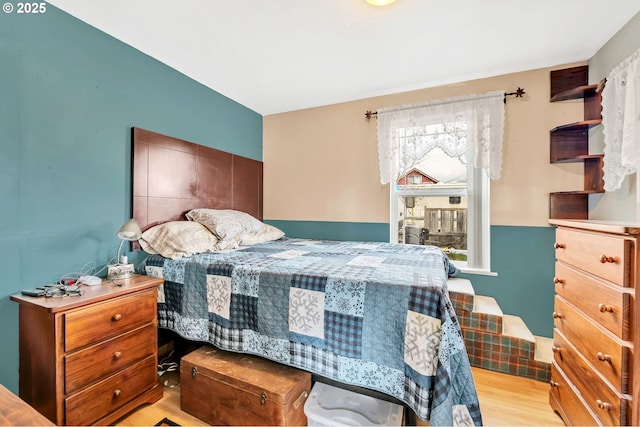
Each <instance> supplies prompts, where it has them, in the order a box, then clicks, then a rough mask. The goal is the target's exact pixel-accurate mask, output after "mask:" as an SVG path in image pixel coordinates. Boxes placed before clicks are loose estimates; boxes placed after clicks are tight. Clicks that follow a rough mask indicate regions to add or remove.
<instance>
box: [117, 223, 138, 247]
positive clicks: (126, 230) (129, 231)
mask: <svg viewBox="0 0 640 427" xmlns="http://www.w3.org/2000/svg"><path fill="white" fill-rule="evenodd" d="M117 236H118V237H119V238H120V239H122V240H129V241H133V240H138V239H140V237H142V230H140V226H139V225H138V223H137V222H136V220H135V219H133V218H131V219H130V220H129V221H127V222H125V223H124V224H123V225H122V227H120V230H118V233H117Z"/></svg>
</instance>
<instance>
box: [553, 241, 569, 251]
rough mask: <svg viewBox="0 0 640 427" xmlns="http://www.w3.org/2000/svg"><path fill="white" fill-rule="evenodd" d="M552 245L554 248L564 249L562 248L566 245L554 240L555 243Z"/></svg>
mask: <svg viewBox="0 0 640 427" xmlns="http://www.w3.org/2000/svg"><path fill="white" fill-rule="evenodd" d="M553 247H554V248H555V249H564V248H566V246H565V244H564V243H558V242H556V243H555V244H554V245H553Z"/></svg>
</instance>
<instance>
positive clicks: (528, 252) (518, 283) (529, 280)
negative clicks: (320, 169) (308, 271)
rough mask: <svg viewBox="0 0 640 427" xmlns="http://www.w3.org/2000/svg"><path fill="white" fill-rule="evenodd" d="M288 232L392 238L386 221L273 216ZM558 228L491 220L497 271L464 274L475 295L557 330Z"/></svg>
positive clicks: (533, 325) (546, 330)
mask: <svg viewBox="0 0 640 427" xmlns="http://www.w3.org/2000/svg"><path fill="white" fill-rule="evenodd" d="M265 222H268V223H269V224H271V225H273V226H275V227H278V228H280V229H281V230H282V231H284V232H285V234H286V235H287V236H289V237H299V238H310V239H328V240H355V241H377V242H388V241H389V224H387V223H353V222H321V221H281V220H280V221H273V220H266V221H265ZM554 231H555V230H554V228H552V227H515V226H497V225H494V226H491V269H492V271H493V272H495V273H498V275H497V276H485V275H480V274H462V275H461V276H460V277H464V278H466V279H469V280H470V281H471V283H473V287H474V289H475V292H476V294H477V295H486V296H490V297H493V298H495V299H496V301H497V302H498V304H499V305H500V307H501V308H502V311H503V312H504V313H505V314H511V315H515V316H520V317H521V318H522V319H523V320H524V322H525V323H526V324H527V326H528V327H529V329H530V330H531V332H532V333H533V334H534V335H539V336H543V337H552V336H553V318H552V314H553V297H554V285H553V274H554V268H555V265H554V262H555V258H554V257H555V251H554V250H553V242H554Z"/></svg>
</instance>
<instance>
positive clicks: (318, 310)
mask: <svg viewBox="0 0 640 427" xmlns="http://www.w3.org/2000/svg"><path fill="white" fill-rule="evenodd" d="M448 262H449V261H448V258H447V257H446V255H445V254H444V253H443V252H442V251H441V250H440V249H439V248H436V247H431V246H417V245H395V244H390V243H372V242H367V243H363V242H338V241H319V240H303V239H288V238H284V239H280V240H277V241H273V242H267V243H261V244H257V245H253V246H248V247H243V248H240V249H238V250H233V251H222V252H214V253H205V254H199V255H194V256H191V257H187V258H182V259H176V260H171V259H166V258H162V257H161V256H159V255H150V256H149V257H148V258H147V259H146V260H145V261H144V263H143V265H142V268H143V269H144V273H145V274H147V275H152V276H157V277H162V278H164V280H165V282H164V285H163V287H162V289H160V292H159V297H158V298H159V301H158V322H159V326H160V327H162V328H167V329H170V330H173V331H174V332H176V333H178V334H179V335H181V336H183V337H185V338H187V339H190V340H195V341H200V342H207V343H211V344H213V345H215V346H216V347H218V348H220V349H223V350H229V351H235V352H242V353H249V354H254V355H259V356H262V357H265V358H268V359H271V360H274V361H277V362H280V363H283V364H286V365H289V366H294V367H297V368H300V369H303V370H306V371H309V372H313V373H316V374H318V375H321V376H324V377H327V378H330V379H332V380H336V381H339V382H342V383H345V384H351V385H356V386H360V387H364V388H368V389H372V390H376V391H380V392H383V393H385V394H387V395H390V396H393V397H395V398H396V399H398V400H400V401H402V402H404V403H405V404H406V405H407V406H408V407H409V408H411V409H413V410H414V411H415V413H416V414H417V415H418V416H419V417H420V418H422V419H424V420H430V423H431V425H481V424H482V418H481V414H480V407H479V404H478V398H477V394H476V390H475V385H474V382H473V377H472V375H471V370H470V366H469V360H468V357H467V353H466V349H465V346H464V341H463V339H462V335H461V332H460V327H459V325H458V322H457V318H456V315H455V312H454V311H453V308H452V305H451V302H450V300H449V295H448V291H447V271H448V267H449V264H448Z"/></svg>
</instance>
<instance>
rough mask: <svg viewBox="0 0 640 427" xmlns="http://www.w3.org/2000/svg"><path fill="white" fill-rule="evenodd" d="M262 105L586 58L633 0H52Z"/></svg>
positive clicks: (288, 106)
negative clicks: (381, 0)
mask: <svg viewBox="0 0 640 427" xmlns="http://www.w3.org/2000/svg"><path fill="white" fill-rule="evenodd" d="M49 3H51V4H53V5H55V6H57V7H59V8H60V9H62V10H64V11H66V12H68V13H70V14H71V15H73V16H75V17H77V18H79V19H81V20H83V21H85V22H87V23H89V24H90V25H92V26H94V27H96V28H98V29H100V30H102V31H104V32H106V33H108V34H110V35H112V36H113V37H115V38H117V39H119V40H121V41H123V42H125V43H127V44H129V45H131V46H133V47H135V48H136V49H138V50H140V51H142V52H144V53H146V54H148V55H149V56H151V57H153V58H155V59H157V60H159V61H161V62H163V63H165V64H167V65H169V66H170V67H172V68H174V69H176V70H178V71H180V72H182V73H183V74H185V75H187V76H189V77H191V78H192V79H194V80H196V81H198V82H200V83H202V84H204V85H206V86H208V87H210V88H211V89H214V90H216V91H217V92H219V93H221V94H223V95H225V96H227V97H229V98H231V99H233V100H235V101H237V102H239V103H241V104H243V105H245V106H247V107H248V108H250V109H252V110H254V111H256V112H258V113H260V114H262V115H268V114H274V113H280V112H286V111H292V110H299V109H303V108H308V107H316V106H321V105H329V104H335V103H339V102H345V101H353V100H356V99H362V98H368V97H372V96H379V95H385V94H390V93H397V92H402V91H407V90H414V89H421V88H426V87H432V86H437V85H442V84H448V83H455V82H460V81H465V80H471V79H475V78H483V77H489V76H495V75H500V74H506V73H512V72H518V71H524V70H531V69H535V68H541V67H548V66H555V65H560V64H567V63H571V62H576V61H584V60H588V59H589V58H590V57H591V56H593V55H594V54H595V53H596V52H597V51H598V49H600V48H601V47H602V46H603V45H604V44H605V43H606V42H607V40H609V39H610V38H611V37H612V36H613V35H614V34H615V33H616V32H617V31H618V30H619V29H620V28H622V27H623V26H624V24H626V23H627V22H628V21H629V20H630V19H631V18H632V17H633V16H634V15H635V14H636V13H638V12H639V11H640V1H637V0H483V1H481V0H397V1H396V2H395V3H394V4H392V5H390V6H387V7H375V6H371V5H369V4H367V3H366V2H365V1H364V0H315V1H311V0H270V1H267V0H50V1H49Z"/></svg>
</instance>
